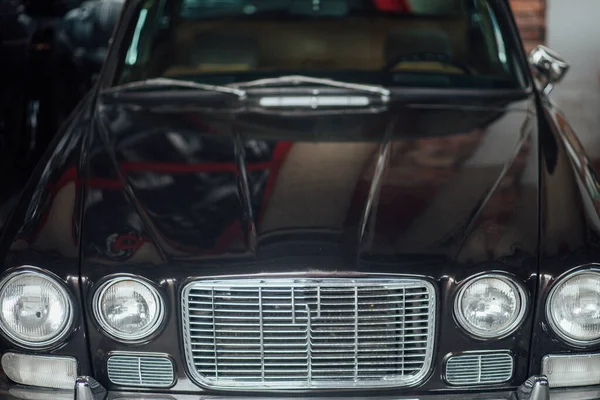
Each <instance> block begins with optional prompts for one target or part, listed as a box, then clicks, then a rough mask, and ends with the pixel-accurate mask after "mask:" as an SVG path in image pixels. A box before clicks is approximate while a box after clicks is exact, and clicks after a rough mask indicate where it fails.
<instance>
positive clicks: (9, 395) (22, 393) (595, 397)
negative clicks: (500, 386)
mask: <svg viewBox="0 0 600 400" xmlns="http://www.w3.org/2000/svg"><path fill="white" fill-rule="evenodd" d="M286 398H288V397H286ZM293 398H294V400H331V398H332V397H327V396H321V397H305V398H302V397H297V396H294V397H293ZM374 398H375V399H377V400H559V399H560V400H575V399H577V400H600V388H598V387H595V388H578V389H560V390H549V386H548V379H547V378H546V377H545V376H532V377H531V378H529V379H528V380H527V381H526V382H525V383H523V385H521V387H519V388H518V389H517V390H516V391H504V392H487V393H486V392H479V393H469V394H466V393H461V394H432V395H418V396H408V397H403V396H394V397H392V396H380V397H376V396H372V395H370V396H364V397H360V396H356V397H337V399H344V400H373V399H374ZM28 399H49V400H63V399H65V400H67V399H68V400H117V399H118V400H275V399H277V397H273V396H269V397H268V398H267V397H264V398H260V397H258V396H243V395H240V396H210V395H204V396H202V395H198V394H195V395H194V394H155V393H152V394H149V393H139V392H107V391H106V390H105V389H104V388H103V387H102V385H100V384H99V383H98V382H97V381H96V380H95V379H93V378H90V377H80V378H78V379H77V381H76V383H75V391H74V392H73V391H62V392H57V391H50V390H41V389H35V388H25V387H23V386H20V387H18V388H15V389H9V390H7V391H0V400H28ZM281 399H284V397H281Z"/></svg>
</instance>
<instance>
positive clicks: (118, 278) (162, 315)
mask: <svg viewBox="0 0 600 400" xmlns="http://www.w3.org/2000/svg"><path fill="white" fill-rule="evenodd" d="M122 281H134V282H137V283H139V284H141V285H143V286H145V287H146V288H147V289H148V290H149V291H150V292H151V293H152V294H153V295H154V298H155V300H157V304H158V314H157V315H158V317H157V318H156V321H155V322H154V323H153V324H151V325H150V328H148V329H145V330H144V331H142V334H138V335H136V336H130V337H129V338H125V337H123V336H122V334H120V333H119V332H118V331H116V329H114V328H112V327H111V326H110V324H108V322H107V321H106V319H105V318H104V316H103V315H102V312H101V309H100V299H101V296H102V295H103V294H104V293H105V292H106V290H107V289H108V288H109V287H110V286H112V285H114V284H116V283H118V282H122ZM91 306H92V307H91V308H92V314H93V316H94V318H93V319H94V322H95V323H96V326H97V327H98V328H99V329H100V331H101V332H102V333H103V334H104V335H105V336H106V337H108V338H110V339H112V340H115V341H117V342H119V343H125V344H140V343H145V342H148V341H149V340H151V339H152V338H154V337H156V335H157V334H158V333H159V332H160V330H161V329H162V327H163V325H164V322H165V320H166V302H165V298H164V296H163V294H162V292H161V291H160V290H159V288H158V287H157V286H156V285H155V284H154V282H152V281H151V280H149V279H146V278H144V277H141V276H139V275H132V274H119V275H111V276H106V277H104V278H103V279H102V280H101V281H100V282H99V284H98V286H97V288H96V289H95V290H94V294H93V296H92V304H91ZM119 335H121V336H119Z"/></svg>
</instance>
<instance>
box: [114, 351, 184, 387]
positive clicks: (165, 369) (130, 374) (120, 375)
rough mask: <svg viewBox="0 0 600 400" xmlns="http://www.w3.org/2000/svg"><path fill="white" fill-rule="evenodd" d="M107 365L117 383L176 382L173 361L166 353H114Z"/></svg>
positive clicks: (165, 384) (164, 384) (159, 384)
mask: <svg viewBox="0 0 600 400" xmlns="http://www.w3.org/2000/svg"><path fill="white" fill-rule="evenodd" d="M106 366H107V370H108V379H110V381H111V382H112V383H114V384H115V385H122V386H144V387H169V386H171V385H172V384H173V382H174V371H173V362H172V361H171V360H170V359H169V358H168V357H166V356H164V355H151V354H148V355H134V354H122V355H114V356H111V357H109V359H108V361H107V363H106Z"/></svg>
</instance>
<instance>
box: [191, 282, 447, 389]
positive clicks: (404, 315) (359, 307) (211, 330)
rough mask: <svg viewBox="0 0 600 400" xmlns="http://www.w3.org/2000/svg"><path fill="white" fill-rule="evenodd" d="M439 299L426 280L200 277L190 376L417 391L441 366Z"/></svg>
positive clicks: (194, 292) (260, 384)
mask: <svg viewBox="0 0 600 400" xmlns="http://www.w3.org/2000/svg"><path fill="white" fill-rule="evenodd" d="M286 296H287V297H286ZM377 299H379V301H376V300H377ZM381 299H383V300H381ZM390 299H392V300H390ZM436 299H437V298H436V290H435V287H434V286H433V284H431V283H430V282H429V281H426V280H424V279H420V278H375V277H359V278H336V277H331V278H266V279H260V278H224V279H211V280H198V281H194V282H191V283H189V284H188V285H186V286H185V287H184V289H183V291H182V316H183V336H184V346H185V353H186V360H187V365H188V369H189V372H190V376H191V378H192V379H193V380H194V381H196V383H197V384H199V385H200V386H202V387H205V388H208V389H217V390H219V389H221V390H244V391H248V390H250V391H266V390H297V389H336V388H337V389H342V388H350V387H354V388H365V389H367V388H399V387H411V386H415V385H418V384H420V383H422V382H423V381H424V380H425V378H426V377H427V375H428V373H429V371H430V368H431V364H432V360H433V348H434V339H435V333H436V325H435V322H436V306H437V304H436V301H437V300H436ZM348 300H350V301H348ZM292 310H294V312H292ZM303 310H304V311H303ZM214 321H217V323H216V324H215V323H214ZM340 321H341V322H340ZM356 332H358V333H356ZM302 335H305V337H304V336H302ZM244 340H248V341H249V342H244ZM302 340H305V342H303V341H302ZM348 343H352V345H351V346H349V345H348ZM232 349H233V350H232ZM273 349H275V350H273ZM323 349H325V350H323ZM332 349H333V350H332ZM352 349H353V350H352ZM281 350H285V352H282V351H281ZM223 354H224V355H223ZM337 354H339V357H338V356H337ZM228 355H229V356H230V357H227V356H228ZM225 360H227V361H225ZM246 360H247V361H246ZM332 360H333V362H331V361H332ZM381 360H386V361H385V363H382V361H381ZM296 361H297V362H296ZM324 364H325V365H324ZM238 365H241V366H242V367H241V369H240V370H239V372H240V374H239V375H236V374H237V373H238V370H237V369H236V368H238ZM390 365H392V367H390ZM280 368H281V369H280ZM231 371H233V372H231ZM352 371H354V372H352Z"/></svg>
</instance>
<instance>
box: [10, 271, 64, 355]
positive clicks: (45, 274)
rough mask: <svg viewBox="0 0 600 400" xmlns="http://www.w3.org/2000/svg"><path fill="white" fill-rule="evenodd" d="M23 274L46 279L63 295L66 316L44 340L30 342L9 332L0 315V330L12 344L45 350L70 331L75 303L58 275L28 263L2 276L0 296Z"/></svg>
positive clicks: (57, 342) (62, 339)
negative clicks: (58, 327)
mask: <svg viewBox="0 0 600 400" xmlns="http://www.w3.org/2000/svg"><path fill="white" fill-rule="evenodd" d="M25 275H32V276H35V277H38V278H41V279H43V280H46V281H47V282H50V283H51V284H52V285H53V286H54V287H55V288H56V289H57V291H58V293H59V294H60V295H61V296H62V297H63V300H64V302H65V303H66V305H67V309H66V311H67V315H66V318H65V319H64V321H63V323H62V324H61V327H60V329H59V330H57V333H56V334H55V335H54V336H53V337H52V338H50V339H47V340H44V341H39V342H32V341H29V340H25V339H22V338H20V337H19V336H18V335H17V334H15V333H14V332H11V331H10V330H9V329H8V328H7V327H6V326H5V325H7V324H5V323H1V317H0V331H1V332H2V334H3V335H4V336H5V337H6V338H7V339H8V340H10V341H11V342H13V343H14V344H16V345H17V346H19V347H22V348H26V349H30V350H38V351H39V350H46V349H49V348H52V347H54V346H55V345H57V344H59V343H61V342H62V341H64V339H65V338H66V337H67V336H68V335H69V334H70V333H71V331H72V329H73V323H74V320H75V303H74V302H73V297H72V296H71V293H70V291H69V290H68V289H67V287H66V286H65V284H64V283H63V281H62V280H61V279H60V278H59V277H57V276H55V275H54V274H52V273H50V272H49V271H46V270H43V269H40V268H38V267H34V266H30V265H24V266H22V267H19V269H17V270H14V271H12V272H10V273H8V274H7V275H6V276H4V277H3V278H2V279H1V280H0V298H1V297H2V296H1V295H2V292H3V291H4V290H5V288H6V287H7V285H9V284H10V283H12V282H13V281H15V280H17V279H19V278H22V277H23V276H25Z"/></svg>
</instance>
